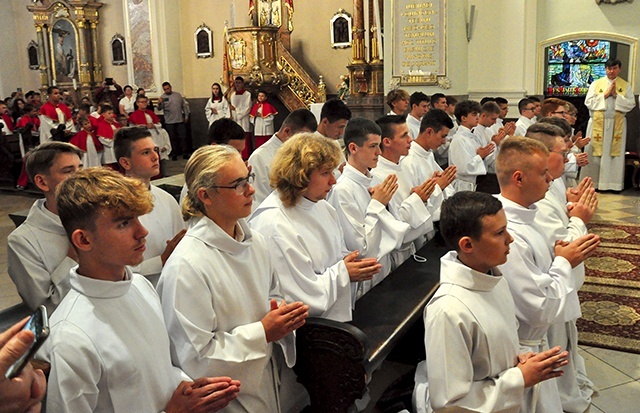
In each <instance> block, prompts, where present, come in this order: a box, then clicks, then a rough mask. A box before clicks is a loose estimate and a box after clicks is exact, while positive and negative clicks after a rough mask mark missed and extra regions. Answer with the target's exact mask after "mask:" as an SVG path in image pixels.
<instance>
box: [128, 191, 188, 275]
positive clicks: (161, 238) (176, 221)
mask: <svg viewBox="0 0 640 413" xmlns="http://www.w3.org/2000/svg"><path fill="white" fill-rule="evenodd" d="M149 190H150V191H151V196H152V197H153V210H152V211H151V212H149V213H148V214H145V215H142V216H140V218H139V219H140V223H141V224H142V225H143V226H144V227H145V228H146V229H147V231H149V234H148V235H147V237H146V241H147V243H146V244H145V245H146V247H147V249H146V250H145V251H144V254H143V257H144V261H142V263H141V264H140V265H138V266H136V267H134V268H133V271H134V272H136V273H138V274H141V275H144V276H145V277H147V278H148V279H149V281H151V283H152V284H153V285H154V286H155V285H156V284H158V278H160V273H161V272H162V257H161V255H162V253H163V252H164V250H165V248H167V241H169V240H171V239H172V238H173V237H175V236H176V234H177V233H178V232H180V231H182V230H183V229H184V228H185V222H184V220H183V219H182V212H181V211H180V206H179V205H178V202H176V200H175V198H174V197H173V196H172V195H171V194H169V193H168V192H166V191H165V190H163V189H160V188H158V187H157V186H155V185H151V186H150V188H149Z"/></svg>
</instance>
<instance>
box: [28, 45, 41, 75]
mask: <svg viewBox="0 0 640 413" xmlns="http://www.w3.org/2000/svg"><path fill="white" fill-rule="evenodd" d="M27 56H28V57H29V69H31V70H39V69H40V58H39V51H38V43H36V41H35V40H31V41H30V42H29V45H28V46H27Z"/></svg>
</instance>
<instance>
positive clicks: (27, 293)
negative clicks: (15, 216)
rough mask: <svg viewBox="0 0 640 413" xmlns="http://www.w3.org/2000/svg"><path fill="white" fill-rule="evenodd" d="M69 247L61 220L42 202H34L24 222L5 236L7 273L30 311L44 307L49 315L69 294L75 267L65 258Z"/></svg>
mask: <svg viewBox="0 0 640 413" xmlns="http://www.w3.org/2000/svg"><path fill="white" fill-rule="evenodd" d="M69 247H70V244H69V239H68V238H67V233H66V231H65V230H64V227H63V226H62V222H60V217H59V216H58V215H56V214H54V213H53V212H51V211H49V210H48V209H47V208H46V207H45V200H44V199H39V200H37V201H36V202H34V203H33V205H32V206H31V209H30V210H29V214H28V215H27V219H26V221H25V222H23V223H22V225H20V226H19V227H18V228H16V229H15V230H13V232H12V233H11V234H9V236H8V237H7V262H8V269H7V272H8V273H9V276H10V277H11V280H13V283H14V284H15V285H16V288H17V289H18V294H20V297H22V299H23V300H24V302H25V303H26V304H27V305H28V306H29V307H30V308H31V309H35V308H37V307H38V306H39V305H42V304H44V305H45V306H46V307H47V310H48V311H49V314H51V312H53V310H55V308H56V307H57V306H58V304H60V301H62V299H63V298H64V296H65V295H66V294H67V293H68V292H69V288H70V286H69V270H70V269H71V268H72V267H73V266H75V265H76V262H75V261H74V260H72V259H71V258H69V257H68V256H67V254H68V252H69Z"/></svg>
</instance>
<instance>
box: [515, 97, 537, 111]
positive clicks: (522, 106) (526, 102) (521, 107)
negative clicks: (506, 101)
mask: <svg viewBox="0 0 640 413" xmlns="http://www.w3.org/2000/svg"><path fill="white" fill-rule="evenodd" d="M532 103H533V100H531V99H529V98H522V99H520V102H518V112H520V114H522V111H523V110H524V109H525V108H526V107H527V105H530V104H532Z"/></svg>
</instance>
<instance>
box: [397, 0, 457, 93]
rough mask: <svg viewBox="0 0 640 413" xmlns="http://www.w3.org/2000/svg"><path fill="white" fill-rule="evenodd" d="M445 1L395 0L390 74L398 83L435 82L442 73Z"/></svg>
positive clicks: (444, 53)
mask: <svg viewBox="0 0 640 413" xmlns="http://www.w3.org/2000/svg"><path fill="white" fill-rule="evenodd" d="M445 17H446V10H445V0H433V1H420V0H394V2H393V9H392V17H391V19H392V22H393V43H392V44H393V46H392V48H393V56H392V60H393V66H392V76H393V77H396V78H400V84H428V85H432V84H437V83H438V76H445V75H446V73H445V69H446V35H445V34H446V31H445Z"/></svg>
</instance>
